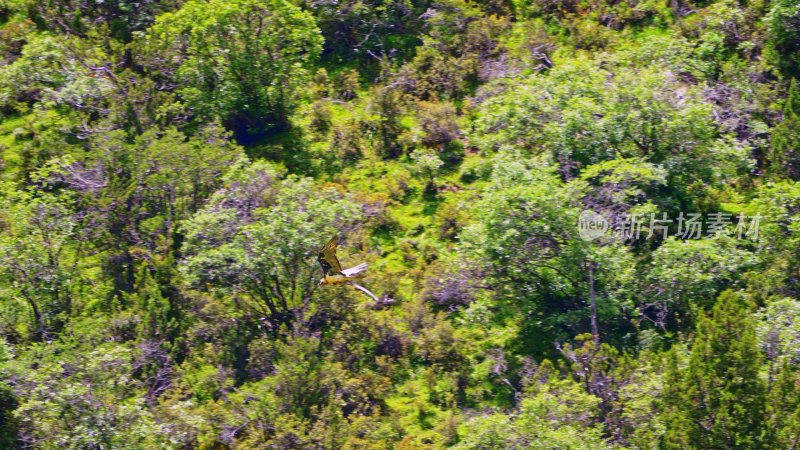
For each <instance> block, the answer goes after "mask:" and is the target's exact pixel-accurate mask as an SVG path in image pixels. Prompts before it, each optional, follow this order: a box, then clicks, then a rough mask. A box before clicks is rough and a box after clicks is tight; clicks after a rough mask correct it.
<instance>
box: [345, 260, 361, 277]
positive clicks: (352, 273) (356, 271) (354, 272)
mask: <svg viewBox="0 0 800 450" xmlns="http://www.w3.org/2000/svg"><path fill="white" fill-rule="evenodd" d="M365 270H367V263H361V264H359V265H357V266H355V267H351V268H349V269H344V270H343V271H342V273H343V274H344V276H346V277H347V278H351V277H356V276H360V277H363V276H364V271H365Z"/></svg>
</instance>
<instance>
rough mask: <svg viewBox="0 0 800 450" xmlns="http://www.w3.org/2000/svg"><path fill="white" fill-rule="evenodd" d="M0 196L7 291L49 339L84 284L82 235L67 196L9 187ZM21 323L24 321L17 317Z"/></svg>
mask: <svg viewBox="0 0 800 450" xmlns="http://www.w3.org/2000/svg"><path fill="white" fill-rule="evenodd" d="M3 187H4V188H5V189H4V191H5V192H3V193H2V194H3V195H2V197H0V214H2V233H1V234H0V274H2V277H3V279H4V281H5V283H4V284H3V286H2V287H3V290H4V291H5V294H4V295H3V296H4V297H5V298H7V299H19V300H20V301H23V302H25V304H26V305H27V307H28V311H27V313H28V315H29V316H28V317H30V321H29V322H28V323H27V326H23V328H22V329H23V330H27V332H28V333H30V336H26V337H32V338H33V339H35V340H43V339H50V338H51V336H52V335H51V333H52V332H54V331H58V330H60V329H61V327H62V326H63V325H64V324H65V323H66V322H67V320H68V318H69V316H70V314H71V313H72V307H73V294H74V293H75V289H76V288H77V286H79V285H80V284H81V280H80V273H79V262H80V260H81V258H82V257H83V256H84V253H83V248H82V239H81V238H82V236H81V234H80V230H78V229H77V227H76V223H75V220H74V219H73V217H72V214H71V211H69V210H68V209H67V208H66V206H65V203H66V202H67V201H68V197H66V196H65V197H62V198H58V197H54V196H50V195H44V196H34V195H33V194H32V193H31V192H19V191H14V190H11V189H9V186H8V185H7V184H6V185H5V186H3ZM18 324H19V325H22V324H21V323H19V322H18Z"/></svg>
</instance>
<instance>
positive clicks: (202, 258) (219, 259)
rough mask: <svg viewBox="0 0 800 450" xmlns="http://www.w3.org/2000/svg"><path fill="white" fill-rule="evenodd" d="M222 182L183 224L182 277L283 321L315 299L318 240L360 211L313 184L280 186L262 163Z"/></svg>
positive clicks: (236, 170)
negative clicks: (295, 309) (315, 264)
mask: <svg viewBox="0 0 800 450" xmlns="http://www.w3.org/2000/svg"><path fill="white" fill-rule="evenodd" d="M225 182H226V185H225V186H224V187H223V188H222V189H221V190H219V191H218V192H216V193H215V194H214V195H213V196H212V198H211V199H210V201H209V203H208V205H207V206H206V207H205V208H204V209H203V210H202V211H200V212H199V213H198V214H197V215H196V216H195V217H194V218H192V220H190V221H188V222H187V223H186V225H185V227H186V231H185V234H186V241H185V243H184V245H183V253H184V255H185V257H186V258H185V262H184V267H183V269H184V273H185V275H186V276H187V280H188V282H189V283H190V284H191V285H192V286H193V287H194V288H197V289H204V290H211V291H216V292H218V293H221V294H228V295H231V294H240V293H242V294H246V295H247V297H249V299H250V300H249V301H248V300H246V298H243V299H242V300H241V301H242V302H244V304H245V305H247V306H246V307H248V308H252V309H253V311H254V312H255V313H256V314H258V315H260V316H261V317H262V318H264V317H271V318H272V319H273V320H278V321H279V320H282V318H281V315H282V314H286V313H289V312H290V311H289V310H290V309H294V308H298V307H301V306H307V305H308V303H309V302H310V301H311V299H312V298H313V294H314V291H315V290H316V287H317V284H318V281H319V279H318V278H317V276H318V274H319V269H317V268H316V267H315V266H314V258H315V257H316V254H317V250H318V245H317V244H318V241H319V236H330V235H333V234H336V233H337V231H336V230H342V229H348V228H349V227H351V226H352V224H353V222H354V221H355V220H356V219H357V218H358V216H359V211H358V208H357V206H356V205H355V204H354V203H352V202H350V201H348V200H347V199H346V198H345V197H344V196H343V195H342V194H341V193H339V192H338V191H336V190H334V189H326V190H322V191H318V190H316V189H315V187H314V185H313V182H312V181H311V180H310V179H304V178H297V177H294V176H289V177H287V178H285V179H280V174H279V172H278V171H277V170H276V169H275V168H274V166H272V165H270V164H267V163H261V162H257V163H254V164H252V165H250V164H249V162H247V161H246V160H240V161H239V163H237V165H236V166H234V167H233V168H232V169H231V170H230V172H229V173H228V174H227V175H226V177H225Z"/></svg>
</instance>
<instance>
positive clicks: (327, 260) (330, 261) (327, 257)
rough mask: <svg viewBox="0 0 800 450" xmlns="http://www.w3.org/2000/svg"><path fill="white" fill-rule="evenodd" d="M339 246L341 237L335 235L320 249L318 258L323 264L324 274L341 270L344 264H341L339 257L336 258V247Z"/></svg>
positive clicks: (321, 264)
mask: <svg viewBox="0 0 800 450" xmlns="http://www.w3.org/2000/svg"><path fill="white" fill-rule="evenodd" d="M338 246H339V237H338V236H334V237H333V239H331V240H330V242H328V243H327V244H325V246H324V247H322V249H321V250H320V251H319V256H317V260H318V261H319V265H320V266H322V275H323V276H324V275H326V274H328V272H331V271H333V272H341V271H342V265H341V264H339V259H337V258H336V247H338Z"/></svg>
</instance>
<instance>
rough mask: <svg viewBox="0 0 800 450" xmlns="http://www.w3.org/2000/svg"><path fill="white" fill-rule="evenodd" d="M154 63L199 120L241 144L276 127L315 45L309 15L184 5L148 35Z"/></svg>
mask: <svg viewBox="0 0 800 450" xmlns="http://www.w3.org/2000/svg"><path fill="white" fill-rule="evenodd" d="M146 45H151V46H154V47H155V48H153V49H151V50H150V51H153V52H157V53H158V54H160V55H164V56H166V55H169V56H167V58H166V59H165V60H162V61H157V62H156V61H154V63H155V64H157V65H156V66H154V67H153V69H155V70H164V71H165V73H168V74H172V78H173V79H174V81H175V82H177V83H178V84H179V85H180V86H181V87H180V88H179V89H178V93H179V94H180V95H181V97H182V98H183V101H184V102H185V103H186V106H187V107H188V108H189V110H190V111H191V114H193V115H195V116H197V118H198V119H200V120H208V119H211V118H215V117H218V118H220V119H222V120H223V121H224V122H226V123H227V124H230V125H232V124H233V123H234V122H236V123H237V126H236V127H235V131H236V132H237V133H238V135H239V136H240V137H242V138H245V137H247V136H248V135H250V134H255V135H258V134H260V133H263V132H264V131H268V130H271V129H273V128H275V129H279V130H280V129H284V128H286V127H287V125H288V117H289V114H290V112H291V111H292V109H293V108H294V105H295V103H296V101H297V97H298V95H299V92H298V91H299V89H300V88H301V87H302V86H304V85H305V83H306V82H307V81H308V73H307V72H308V71H307V65H308V64H309V63H311V62H312V61H313V60H314V58H316V57H317V55H318V54H319V52H320V50H321V46H322V37H321V36H320V35H319V29H318V28H317V27H316V25H315V23H314V19H313V18H312V17H311V15H310V14H308V13H307V12H305V11H303V10H301V9H300V8H299V7H297V6H295V5H293V4H291V3H289V2H286V1H283V0H274V1H270V2H267V3H263V2H257V1H253V0H242V1H236V2H229V1H214V2H200V1H189V2H187V3H185V4H184V5H183V6H182V7H181V9H180V10H178V11H176V12H174V13H167V14H163V15H161V16H159V17H158V19H157V21H156V23H155V25H153V27H152V28H151V29H149V31H148V37H147V44H146Z"/></svg>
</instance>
